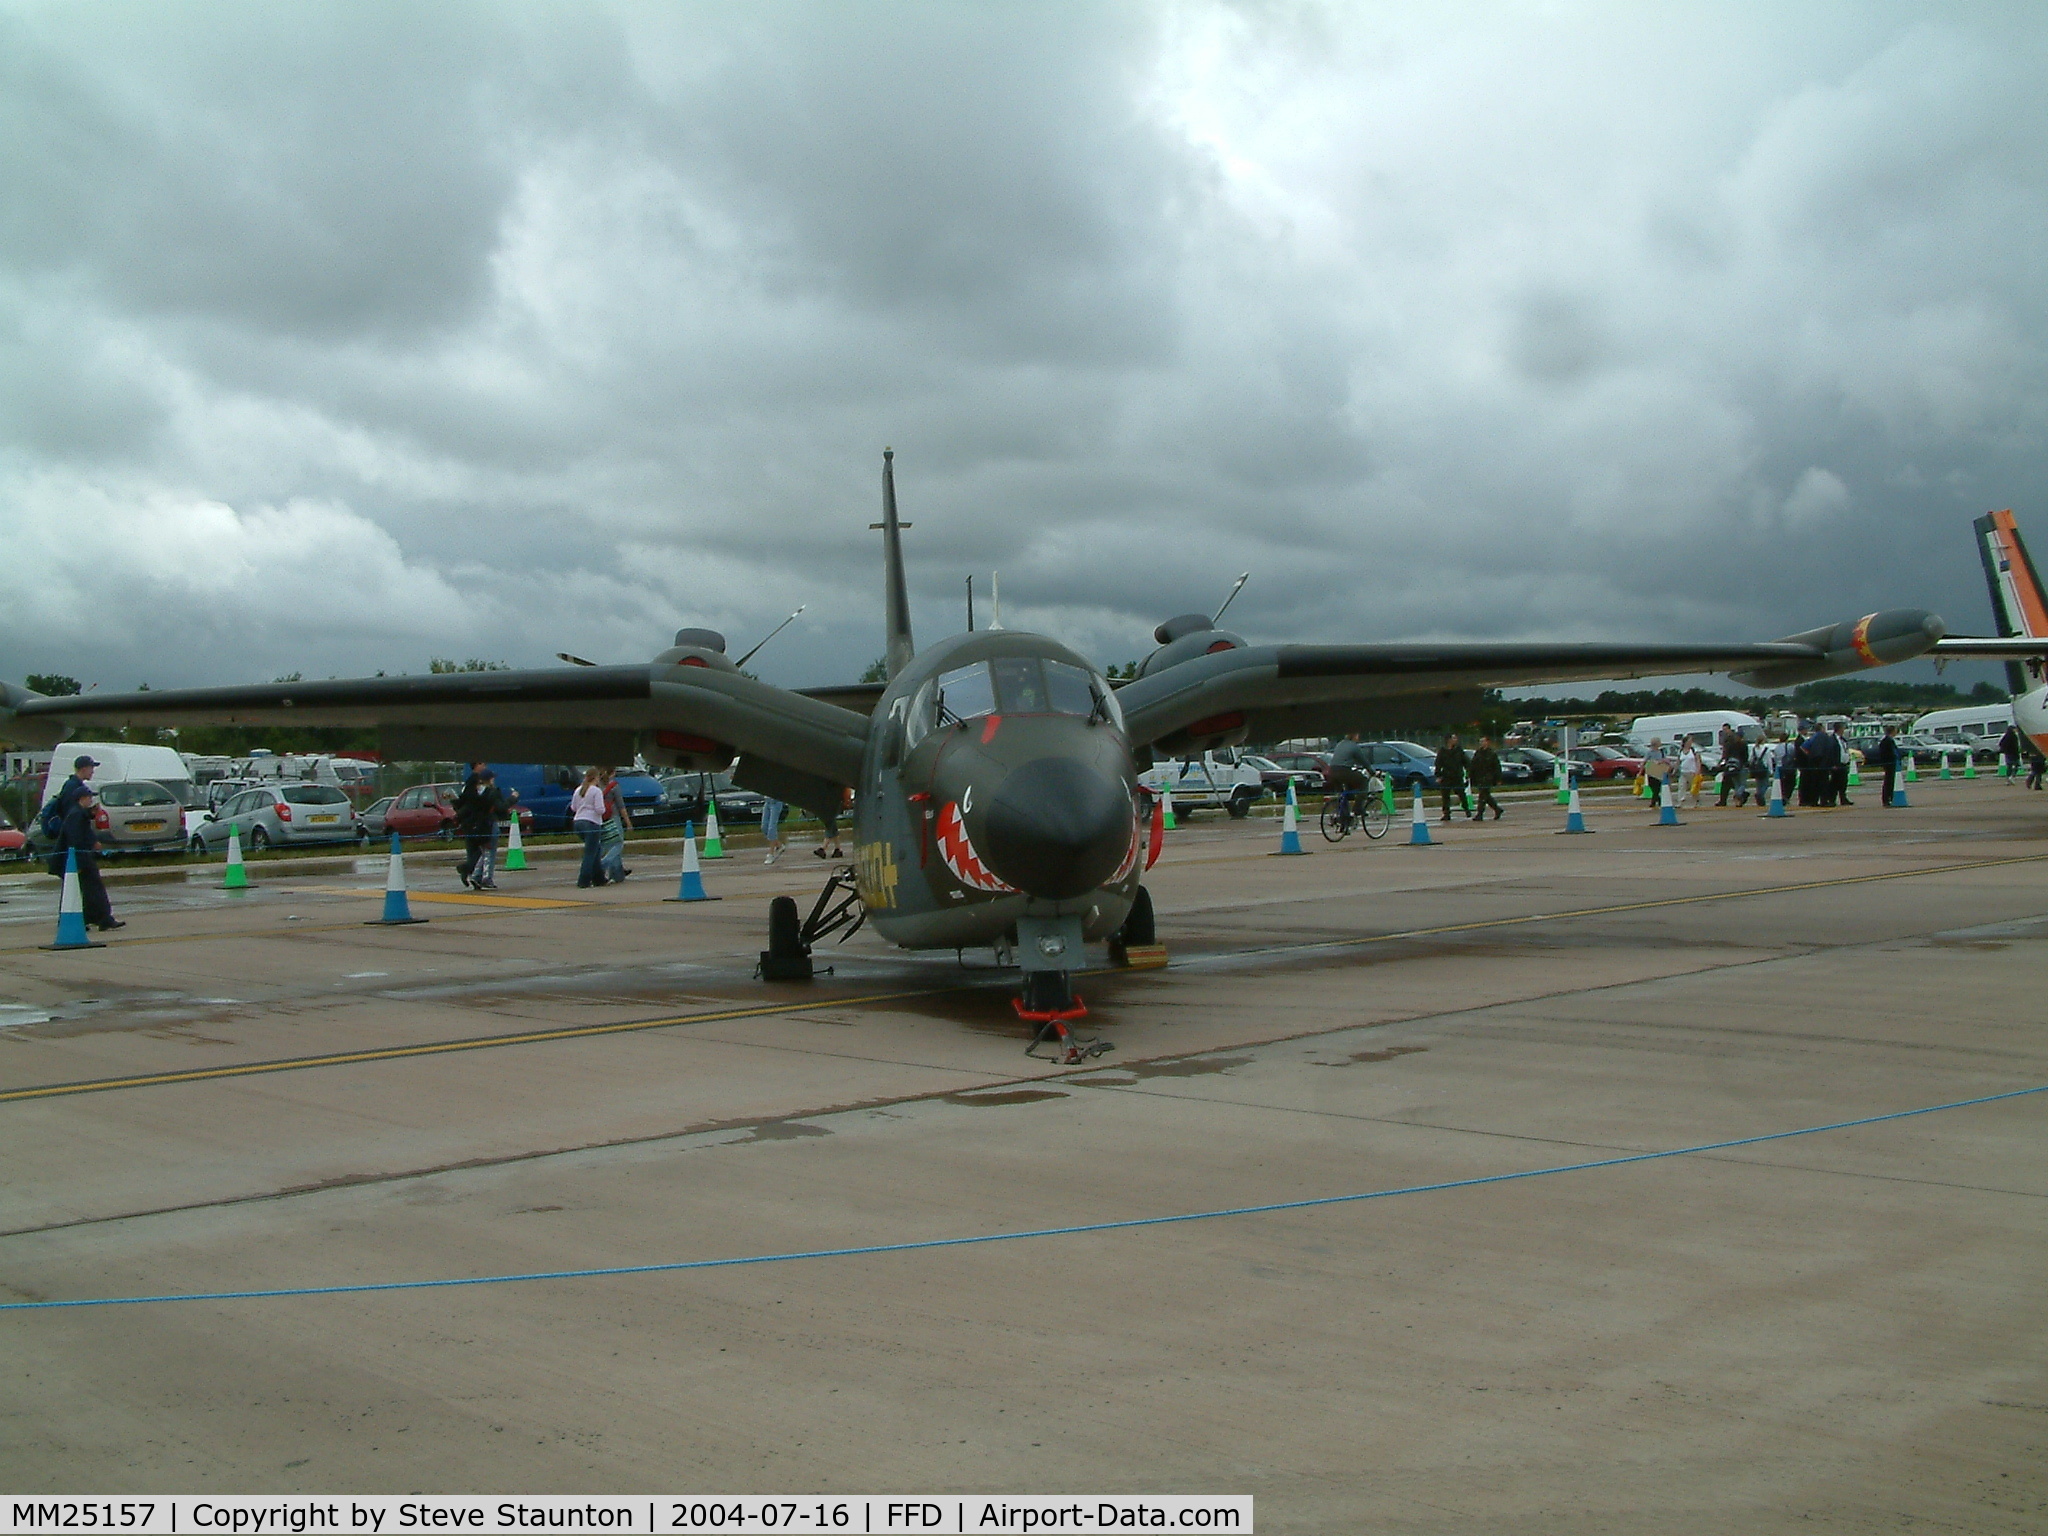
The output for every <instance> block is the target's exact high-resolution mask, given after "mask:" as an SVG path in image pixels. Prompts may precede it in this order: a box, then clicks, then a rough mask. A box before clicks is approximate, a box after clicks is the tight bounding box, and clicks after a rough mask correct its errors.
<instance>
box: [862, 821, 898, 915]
mask: <svg viewBox="0 0 2048 1536" xmlns="http://www.w3.org/2000/svg"><path fill="white" fill-rule="evenodd" d="M853 880H854V889H855V890H857V891H859V892H860V899H861V900H862V901H863V902H865V903H866V904H867V905H868V906H870V907H876V908H881V909H887V908H889V907H893V906H895V905H896V845H895V844H894V843H892V842H890V841H889V840H888V839H887V838H882V839H880V840H878V841H876V842H872V843H862V844H861V845H860V846H859V847H858V848H856V849H855V850H854V866H853Z"/></svg>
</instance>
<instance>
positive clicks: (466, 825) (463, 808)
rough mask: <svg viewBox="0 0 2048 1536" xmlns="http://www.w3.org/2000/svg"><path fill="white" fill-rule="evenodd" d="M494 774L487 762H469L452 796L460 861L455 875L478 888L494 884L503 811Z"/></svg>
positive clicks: (502, 800) (502, 797) (504, 807)
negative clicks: (460, 847) (466, 777)
mask: <svg viewBox="0 0 2048 1536" xmlns="http://www.w3.org/2000/svg"><path fill="white" fill-rule="evenodd" d="M506 810H507V807H506V804H505V797H504V795H503V794H502V793H500V792H499V789H498V776H497V775H496V774H495V773H493V772H492V771H491V765H490V764H489V763H471V764H470V765H469V778H468V779H467V780H465V781H464V782H463V785H462V792H461V793H460V794H458V795H457V796H456V797H455V830H456V832H457V833H458V834H459V835H460V836H461V838H462V862H461V863H460V864H458V865H456V866H455V877H456V878H457V879H458V880H460V881H461V882H462V883H463V884H464V885H467V886H473V887H475V888H476V889H477V890H479V891H495V890H496V889H497V888H498V880H497V865H498V821H499V818H501V817H502V816H504V815H505V814H506Z"/></svg>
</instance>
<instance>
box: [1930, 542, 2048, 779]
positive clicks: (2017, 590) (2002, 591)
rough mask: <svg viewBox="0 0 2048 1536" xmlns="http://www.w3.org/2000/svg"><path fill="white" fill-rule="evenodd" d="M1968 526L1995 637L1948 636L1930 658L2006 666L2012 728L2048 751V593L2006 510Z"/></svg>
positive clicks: (1937, 646)
mask: <svg viewBox="0 0 2048 1536" xmlns="http://www.w3.org/2000/svg"><path fill="white" fill-rule="evenodd" d="M1970 526H1971V529H1972V531H1973V532H1974V533H1975V534H1976V535H1977V553H1978V554H1979V555H1980V556H1982V557H1983V560H1984V581H1985V584H1986V585H1987V586H1989V587H1990V588H1991V617H1992V620H1993V621H1994V622H1995V623H1996V624H1997V625H1998V638H1996V639H1992V638H1989V637H1984V638H1975V637H1967V636H1962V635H1951V636H1949V637H1948V638H1946V639H1944V640H1942V641H1941V642H1940V643H1939V644H1938V645H1936V646H1935V647H1934V659H1935V660H1936V661H1949V660H1954V659H1958V658H1962V657H1970V658H1972V659H1980V660H1987V661H1990V660H1996V661H2002V662H2004V663H2005V680H2006V684H2007V686H2008V687H2010V688H2011V689H2012V720H2013V724H2014V725H2016V726H2018V727H2019V728H2020V730H2021V731H2022V732H2023V733H2024V734H2025V735H2027V736H2028V737H2030V738H2031V739H2032V740H2033V743H2034V745H2035V746H2037V747H2039V748H2040V749H2041V750H2042V751H2043V752H2048V593H2044V590H2043V588H2042V586H2041V573H2040V572H2039V571H2038V570H2036V569H2035V568H2034V560H2033V557H2032V556H2031V555H2029V554H2028V553H2027V546H2026V545H2025V544H2024V543H2023V542H2022V541H2021V539H2020V525H2019V523H2018V522H2017V521H2016V520H2015V519H2014V518H2013V515H2012V511H2011V509H2010V508H2008V509H2007V510H2005V511H2003V512H1987V513H1985V514H1984V516H1982V517H1980V518H1978V519H1977V520H1976V522H1974V523H1972V524H1971V525H1970Z"/></svg>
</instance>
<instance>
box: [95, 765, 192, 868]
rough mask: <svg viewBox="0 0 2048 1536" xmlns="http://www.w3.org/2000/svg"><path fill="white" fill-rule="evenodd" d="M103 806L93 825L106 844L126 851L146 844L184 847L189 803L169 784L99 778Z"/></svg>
mask: <svg viewBox="0 0 2048 1536" xmlns="http://www.w3.org/2000/svg"><path fill="white" fill-rule="evenodd" d="M93 790H94V792H95V793H96V794H97V795H98V796H99V801H100V804H99V809H98V810H96V811H94V812H93V825H94V826H95V827H96V828H97V829H98V831H99V840H100V846H101V847H102V848H105V849H108V850H111V851H116V852H125V851H127V850H130V849H142V848H183V847H184V846H185V807H184V806H183V805H181V804H180V803H179V801H178V797H177V795H176V794H174V793H173V792H172V791H171V790H170V789H169V788H168V787H167V786H165V785H162V784H159V783H157V782H156V781H155V780H153V779H127V780H120V781H117V782H115V783H112V784H100V783H97V782H95V783H94V785H93Z"/></svg>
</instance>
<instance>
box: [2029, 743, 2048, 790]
mask: <svg viewBox="0 0 2048 1536" xmlns="http://www.w3.org/2000/svg"><path fill="white" fill-rule="evenodd" d="M2044 775H2048V757H2043V756H2042V755H2041V749H2040V748H2039V747H2037V746H2035V745H2034V742H2033V739H2032V738H2031V737H2029V738H2028V740H2027V788H2029V789H2039V788H2040V787H2041V780H2042V777H2043V776H2044Z"/></svg>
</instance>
